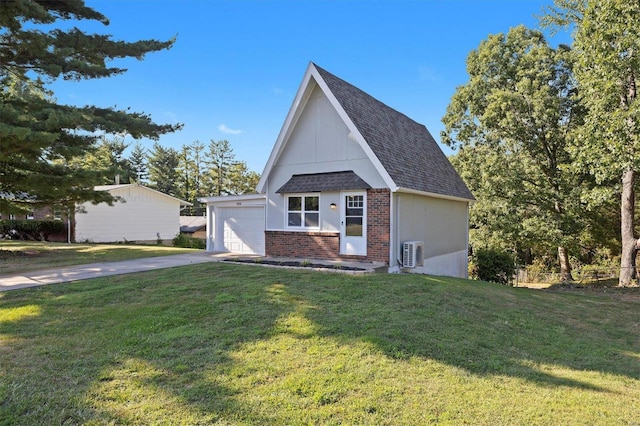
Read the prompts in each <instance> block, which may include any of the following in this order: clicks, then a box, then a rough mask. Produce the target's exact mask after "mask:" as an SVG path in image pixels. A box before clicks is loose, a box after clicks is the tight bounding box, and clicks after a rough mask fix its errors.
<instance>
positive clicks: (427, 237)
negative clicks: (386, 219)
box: [396, 193, 468, 278]
mask: <svg viewBox="0 0 640 426" xmlns="http://www.w3.org/2000/svg"><path fill="white" fill-rule="evenodd" d="M396 203H397V205H396V209H397V214H398V215H397V218H396V220H397V222H396V229H397V232H398V242H399V245H401V244H402V243H404V242H406V241H424V266H423V267H418V268H415V270H414V271H413V272H418V273H426V274H432V275H446V276H455V277H462V278H464V277H466V276H467V245H468V230H467V211H468V203H467V202H464V201H454V200H446V199H440V198H433V197H427V196H421V195H414V194H406V193H402V194H397V195H396ZM399 249H400V248H399V247H398V250H399Z"/></svg>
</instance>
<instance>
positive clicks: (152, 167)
mask: <svg viewBox="0 0 640 426" xmlns="http://www.w3.org/2000/svg"><path fill="white" fill-rule="evenodd" d="M178 157H179V154H178V151H176V150H175V149H173V148H165V147H163V146H162V145H160V144H159V143H157V142H156V143H154V144H153V149H152V150H151V152H150V153H149V156H148V164H149V180H150V181H151V182H150V187H151V188H153V189H156V190H158V191H160V192H164V193H165V194H168V195H171V196H174V197H175V196H178V195H179V194H178V171H177V169H178V164H179V161H180V160H179V158H178Z"/></svg>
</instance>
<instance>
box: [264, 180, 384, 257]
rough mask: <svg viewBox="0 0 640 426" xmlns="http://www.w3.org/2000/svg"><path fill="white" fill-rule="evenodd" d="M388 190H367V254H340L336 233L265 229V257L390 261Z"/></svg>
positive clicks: (338, 234)
mask: <svg viewBox="0 0 640 426" xmlns="http://www.w3.org/2000/svg"><path fill="white" fill-rule="evenodd" d="M389 203H390V192H389V190H388V189H370V190H368V191H367V256H341V255H340V233H339V232H313V231H311V232H291V231H265V245H266V254H267V256H272V257H296V258H308V259H326V260H344V261H348V260H353V261H364V262H382V263H388V262H389V226H390V219H389V213H390V204H389Z"/></svg>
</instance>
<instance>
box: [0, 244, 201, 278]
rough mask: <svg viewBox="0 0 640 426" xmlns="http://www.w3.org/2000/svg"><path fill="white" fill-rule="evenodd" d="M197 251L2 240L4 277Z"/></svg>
mask: <svg viewBox="0 0 640 426" xmlns="http://www.w3.org/2000/svg"><path fill="white" fill-rule="evenodd" d="M195 251H196V250H193V249H183V248H176V247H166V246H144V245H123V244H113V245H110V244H65V243H41V242H35V241H34V242H30V241H0V275H6V274H14V273H19V272H25V271H33V270H38V269H48V268H59V267H64V266H72V265H82V264H85V263H97V262H110V261H118V260H129V259H138V258H143V257H153V256H167V255H171V254H183V253H193V252H195Z"/></svg>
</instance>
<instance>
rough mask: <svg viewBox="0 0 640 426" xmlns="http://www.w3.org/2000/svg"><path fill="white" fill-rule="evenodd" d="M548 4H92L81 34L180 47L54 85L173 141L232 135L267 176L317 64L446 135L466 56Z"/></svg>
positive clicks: (435, 0) (198, 0) (185, 0)
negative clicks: (147, 118) (142, 117)
mask: <svg viewBox="0 0 640 426" xmlns="http://www.w3.org/2000/svg"><path fill="white" fill-rule="evenodd" d="M551 2H552V0H547V1H544V0H449V1H447V0H422V1H419V0H395V1H394V0H375V1H365V0H297V1H296V0H279V1H271V0H261V1H257V0H253V1H250V0H110V1H107V0H87V1H86V3H87V5H89V6H91V7H93V8H95V9H97V10H98V11H100V12H101V13H103V14H104V15H106V16H107V17H108V18H109V19H110V25H109V26H108V27H104V26H102V25H95V24H88V23H80V24H79V25H78V26H79V27H80V28H83V29H87V30H90V31H91V30H93V31H99V32H101V33H107V34H111V35H113V38H114V39H116V40H126V41H134V40H139V39H149V38H155V39H161V40H166V39H169V38H171V37H173V36H177V41H176V43H175V45H174V47H173V48H172V49H170V50H168V51H162V52H156V53H152V54H149V55H148V56H147V57H146V58H145V59H144V60H143V61H136V60H129V59H127V60H121V61H115V62H113V63H112V64H113V65H115V66H121V67H125V68H128V72H127V73H125V74H123V75H120V76H116V77H112V78H108V79H101V80H90V81H82V82H56V83H54V84H53V85H52V86H51V88H52V89H53V90H54V92H55V96H56V97H57V99H58V101H59V102H61V103H65V104H76V105H98V106H102V107H107V106H117V107H118V108H128V107H131V109H132V110H134V111H138V112H145V113H148V114H151V116H152V117H153V119H154V120H155V121H156V122H158V123H183V124H184V129H183V130H182V131H181V132H176V133H173V134H168V135H164V136H162V137H161V139H160V143H161V144H163V145H165V146H172V147H175V148H180V147H181V146H182V145H184V144H189V143H191V142H193V141H195V140H200V141H201V142H203V143H205V144H208V142H209V140H211V139H214V140H220V139H227V140H229V142H230V143H231V146H232V147H233V149H234V152H235V154H236V159H238V160H243V161H246V162H247V164H248V166H249V168H251V169H252V170H255V171H257V172H259V173H260V172H262V169H263V167H264V165H265V163H266V161H267V159H268V156H269V153H270V152H271V148H272V146H273V144H274V142H275V140H276V138H277V136H278V133H279V131H280V128H281V126H282V123H283V122H284V119H285V117H286V114H287V112H288V110H289V108H290V106H291V103H292V101H293V98H294V96H295V94H296V91H297V89H298V86H299V84H300V82H301V79H302V76H303V74H304V71H305V69H306V67H307V64H308V63H309V61H313V62H315V63H316V64H318V65H319V66H321V67H322V68H324V69H326V70H327V71H329V72H331V73H333V74H335V75H337V76H338V77H340V78H342V79H344V80H346V81H348V82H349V83H351V84H353V85H355V86H357V87H359V88H360V89H362V90H364V91H365V92H367V93H369V94H370V95H372V96H374V97H375V98H377V99H379V100H380V101H382V102H384V103H386V104H387V105H389V106H391V107H392V108H395V109H397V110H399V111H400V112H402V113H404V114H406V115H408V116H409V117H411V118H413V119H414V120H416V121H418V122H420V123H423V124H425V125H426V126H427V128H428V129H429V130H430V131H431V133H432V134H433V136H434V137H435V138H436V140H439V133H440V131H441V130H442V124H441V122H440V120H441V118H442V116H443V115H444V113H445V110H446V107H447V105H448V103H449V100H450V98H451V96H452V95H453V93H454V92H455V89H456V87H457V86H459V85H462V84H464V83H465V82H466V81H467V74H466V70H465V59H466V57H467V55H468V53H469V52H470V51H471V50H472V49H475V48H476V47H478V45H479V44H480V42H481V41H482V40H484V39H485V38H486V37H487V36H488V35H489V34H496V33H500V32H507V31H508V30H509V28H510V27H514V26H517V25H520V24H524V25H527V26H530V27H536V26H537V23H538V21H537V18H536V17H535V16H534V15H537V14H540V12H541V10H542V8H543V7H544V6H545V5H548V4H550V3H551ZM552 42H553V41H552ZM128 141H130V142H132V141H133V140H132V139H129V140H128ZM142 142H143V145H144V146H146V147H149V148H150V147H151V145H152V142H151V141H144V140H143V141H142ZM445 152H446V153H450V151H448V150H447V149H446V148H445Z"/></svg>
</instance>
